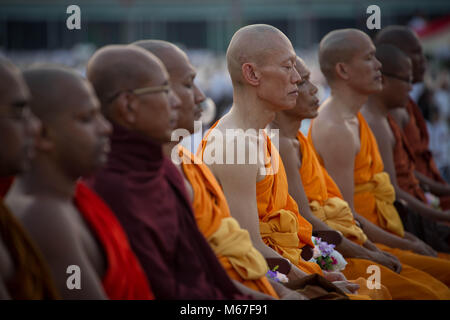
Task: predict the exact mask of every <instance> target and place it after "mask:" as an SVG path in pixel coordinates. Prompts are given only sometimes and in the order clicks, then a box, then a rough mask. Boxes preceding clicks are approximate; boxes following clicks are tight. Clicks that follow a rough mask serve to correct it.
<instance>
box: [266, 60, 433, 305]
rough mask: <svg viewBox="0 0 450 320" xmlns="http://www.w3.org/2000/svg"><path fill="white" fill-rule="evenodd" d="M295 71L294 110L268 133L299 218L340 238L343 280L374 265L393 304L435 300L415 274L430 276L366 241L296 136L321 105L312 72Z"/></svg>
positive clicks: (309, 149)
mask: <svg viewBox="0 0 450 320" xmlns="http://www.w3.org/2000/svg"><path fill="white" fill-rule="evenodd" d="M296 68H297V70H298V72H299V74H300V76H301V77H302V82H301V83H300V84H299V97H298V99H297V105H296V107H295V108H294V109H292V110H285V111H282V112H279V113H277V115H276V118H275V120H274V121H273V122H272V123H271V125H270V127H271V128H272V129H279V132H280V155H281V157H282V159H283V163H284V166H285V168H286V174H287V176H288V184H289V193H290V194H291V195H292V197H293V198H294V199H295V200H296V201H297V203H298V204H299V208H300V210H301V212H302V215H303V216H304V217H305V218H306V219H307V220H308V221H310V222H311V224H312V225H313V227H314V230H336V231H338V232H340V233H341V234H342V235H343V241H342V242H341V243H340V244H339V245H338V246H337V250H338V251H339V252H341V253H342V254H343V255H344V257H345V258H346V261H347V263H348V264H347V265H346V267H345V269H344V270H343V271H342V272H343V273H344V275H345V276H346V277H347V278H350V279H352V278H357V277H358V276H362V275H364V274H365V272H366V270H367V268H368V267H369V266H371V265H376V266H378V267H379V268H380V272H381V278H382V284H383V285H384V286H386V287H387V288H388V289H389V293H390V294H391V295H392V298H393V299H435V298H436V296H435V295H434V293H432V292H430V290H429V289H428V288H427V287H426V286H424V285H421V284H420V283H417V282H416V281H415V278H416V277H417V274H419V275H420V276H422V277H425V278H431V276H429V275H428V274H426V273H424V272H422V271H419V270H414V269H413V268H411V267H405V266H402V265H401V264H400V262H399V261H398V259H397V258H395V257H394V256H392V255H391V254H389V253H387V252H383V251H381V250H380V249H378V248H377V247H376V246H375V245H374V244H373V243H372V242H371V241H370V240H369V239H368V237H367V235H366V234H365V233H364V231H363V230H362V229H361V228H360V226H359V225H358V224H357V222H356V220H355V219H354V217H353V213H352V211H351V209H350V206H349V205H348V203H347V202H346V201H345V200H343V197H342V194H341V192H340V190H339V188H338V187H337V185H336V183H335V182H334V181H333V179H332V178H331V177H330V175H329V174H328V172H327V171H326V170H325V168H324V167H323V166H321V165H320V162H319V160H318V159H317V156H316V154H315V152H314V148H313V146H312V145H311V143H310V141H309V140H308V139H307V138H306V137H305V136H304V135H303V133H301V132H300V131H299V128H300V125H301V121H302V120H304V119H313V118H315V117H316V116H317V113H318V112H317V110H318V106H319V105H318V102H319V100H318V99H317V97H316V93H317V88H316V87H315V86H314V85H313V84H312V83H311V82H310V80H309V77H310V72H309V70H308V68H307V67H306V65H305V64H304V62H303V61H302V60H301V59H300V58H297V64H296ZM402 267H404V268H403V269H402ZM413 270H414V271H413ZM414 274H415V275H414ZM374 291H375V290H374ZM380 291H381V290H380ZM381 294H383V292H380V295H381ZM380 298H383V299H386V298H387V297H386V296H385V295H384V296H383V295H382V296H381V297H380Z"/></svg>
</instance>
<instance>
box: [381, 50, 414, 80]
mask: <svg viewBox="0 0 450 320" xmlns="http://www.w3.org/2000/svg"><path fill="white" fill-rule="evenodd" d="M375 55H376V57H377V59H378V61H380V62H381V65H382V66H381V71H382V72H383V73H386V74H393V75H396V74H398V73H402V72H404V71H405V69H406V70H408V69H409V68H411V60H410V59H409V57H408V56H407V55H406V54H405V53H404V52H403V51H401V50H400V49H399V48H397V47H395V46H393V45H390V44H380V45H377V52H376V54H375Z"/></svg>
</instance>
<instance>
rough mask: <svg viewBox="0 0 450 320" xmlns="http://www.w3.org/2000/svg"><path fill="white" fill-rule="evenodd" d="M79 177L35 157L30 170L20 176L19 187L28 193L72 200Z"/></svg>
mask: <svg viewBox="0 0 450 320" xmlns="http://www.w3.org/2000/svg"><path fill="white" fill-rule="evenodd" d="M78 179H79V177H71V176H70V175H67V174H65V173H64V172H63V170H59V169H58V165H56V164H55V163H51V162H50V161H45V160H42V159H35V161H34V163H33V165H32V167H31V168H30V170H28V171H27V172H26V173H24V174H22V175H21V176H20V177H19V178H18V188H20V190H21V191H22V192H23V193H25V194H28V195H46V196H51V197H54V198H59V199H61V200H64V201H72V200H73V197H74V195H75V186H76V182H77V180H78Z"/></svg>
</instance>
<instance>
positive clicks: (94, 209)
mask: <svg viewBox="0 0 450 320" xmlns="http://www.w3.org/2000/svg"><path fill="white" fill-rule="evenodd" d="M74 202H75V205H76V206H77V208H78V210H79V211H80V212H81V214H82V216H83V217H84V219H85V220H86V221H87V223H88V224H89V225H90V227H91V230H93V231H94V233H95V234H96V236H97V238H98V239H99V241H100V243H101V245H102V247H103V250H104V252H105V256H106V261H107V269H106V272H105V275H104V277H103V279H102V284H103V289H104V290H105V293H106V295H107V296H108V298H109V299H111V300H148V299H153V298H154V297H153V294H152V292H151V291H150V287H149V284H148V281H147V278H146V276H145V274H144V271H143V270H142V267H141V265H140V263H139V261H138V260H137V258H136V256H135V255H134V253H133V251H132V250H131V247H130V244H129V242H128V238H127V236H126V234H125V232H124V230H123V229H122V227H121V225H120V223H119V221H118V220H117V218H116V217H115V216H114V214H113V213H112V212H111V210H110V209H109V208H108V206H107V205H106V204H105V203H104V202H103V200H101V199H100V198H99V197H98V196H97V195H96V194H95V193H94V192H93V191H92V190H90V189H89V188H88V187H87V186H86V185H85V184H84V183H82V182H79V183H78V184H77V186H76V190H75V199H74Z"/></svg>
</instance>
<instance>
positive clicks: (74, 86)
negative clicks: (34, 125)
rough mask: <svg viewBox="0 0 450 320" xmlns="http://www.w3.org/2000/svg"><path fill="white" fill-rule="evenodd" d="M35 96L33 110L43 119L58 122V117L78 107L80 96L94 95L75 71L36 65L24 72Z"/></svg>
mask: <svg viewBox="0 0 450 320" xmlns="http://www.w3.org/2000/svg"><path fill="white" fill-rule="evenodd" d="M23 76H24V79H25V82H26V83H27V85H28V88H29V89H30V93H31V97H32V98H31V103H30V107H31V110H32V111H33V113H34V114H35V115H36V116H38V118H39V119H41V120H43V121H44V122H45V121H48V120H53V119H58V116H59V115H60V114H61V113H63V112H65V111H67V109H68V108H70V107H73V108H75V107H76V106H77V105H78V102H79V100H80V95H81V94H83V95H85V96H86V95H89V94H91V95H92V96H94V92H93V90H92V87H91V86H90V84H89V83H88V81H87V80H86V79H84V78H83V77H82V76H81V75H80V74H79V73H77V72H76V71H74V70H71V69H68V68H64V67H60V66H52V65H42V66H35V67H33V68H31V69H29V70H26V71H24V73H23Z"/></svg>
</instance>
